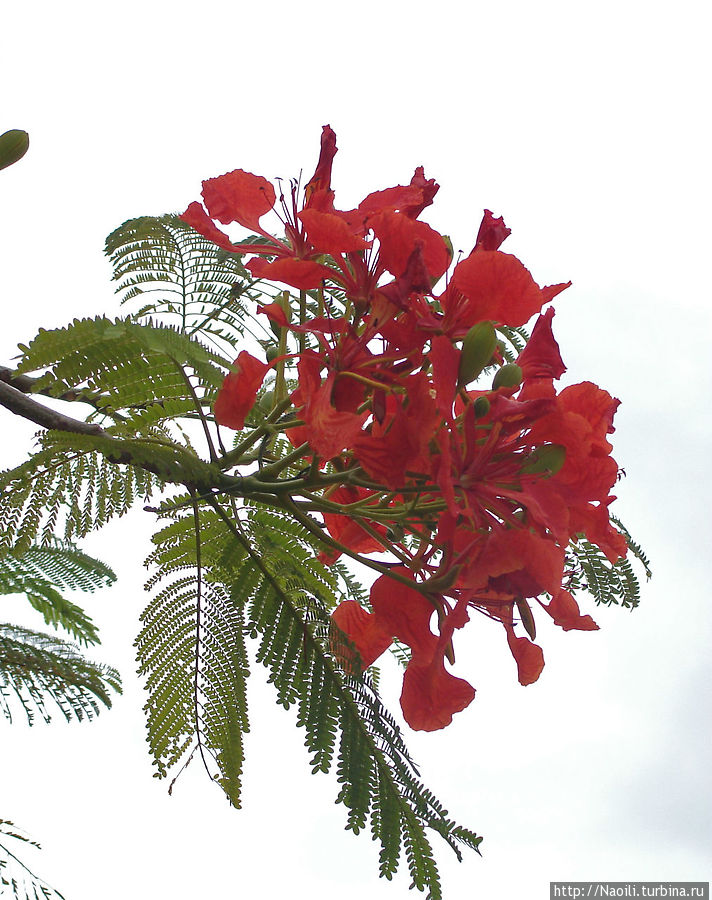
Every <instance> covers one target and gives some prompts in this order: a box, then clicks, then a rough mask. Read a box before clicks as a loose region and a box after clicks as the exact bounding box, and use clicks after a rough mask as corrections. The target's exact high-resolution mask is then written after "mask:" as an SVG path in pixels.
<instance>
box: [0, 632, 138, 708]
mask: <svg viewBox="0 0 712 900" xmlns="http://www.w3.org/2000/svg"><path fill="white" fill-rule="evenodd" d="M110 689H113V690H115V691H118V692H121V681H120V678H119V674H118V672H117V671H116V670H115V669H112V668H111V667H110V666H105V665H102V664H100V663H92V662H89V661H88V660H86V659H85V658H84V657H83V656H82V654H81V653H80V652H79V650H77V648H76V647H75V646H74V645H73V644H70V643H68V642H67V641H63V640H61V639H60V638H55V637H51V636H50V635H48V634H41V633H40V632H37V631H31V630H30V629H29V628H21V627H20V626H19V625H0V709H1V710H2V712H3V713H4V715H5V716H6V717H7V718H8V719H9V720H10V721H12V707H11V703H10V701H11V699H12V697H13V695H14V698H15V699H16V700H17V701H19V703H20V705H21V706H22V708H23V709H24V711H25V713H26V715H27V720H28V722H29V723H30V724H32V722H33V720H34V715H35V712H38V713H39V714H40V715H41V717H42V718H43V719H44V720H45V722H49V721H51V718H52V717H51V715H50V712H49V710H48V708H47V705H46V700H47V699H50V700H53V701H54V703H55V704H56V705H57V706H58V707H59V710H60V712H61V713H62V714H63V715H64V717H65V719H66V720H67V721H68V722H69V721H71V720H72V718H76V719H77V720H78V721H81V720H82V719H84V718H87V719H92V718H94V716H96V715H98V713H99V703H103V704H104V705H105V706H107V707H110V706H111V695H110V693H109V691H110ZM11 692H12V693H11Z"/></svg>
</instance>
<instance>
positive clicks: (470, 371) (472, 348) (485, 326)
mask: <svg viewBox="0 0 712 900" xmlns="http://www.w3.org/2000/svg"><path fill="white" fill-rule="evenodd" d="M496 346H497V335H496V333H495V330H494V328H493V327H492V323H491V322H478V323H477V325H473V326H472V328H470V330H469V331H468V332H467V334H466V335H465V337H464V339H463V341H462V353H461V354H460V370H459V372H458V375H457V383H458V385H460V386H462V385H464V384H469V383H470V382H471V381H474V380H475V378H477V376H478V375H479V374H480V372H481V371H482V370H483V369H484V367H485V366H486V365H487V363H488V362H489V361H490V360H491V359H492V354H493V353H494V351H495V347H496Z"/></svg>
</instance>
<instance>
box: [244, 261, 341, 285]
mask: <svg viewBox="0 0 712 900" xmlns="http://www.w3.org/2000/svg"><path fill="white" fill-rule="evenodd" d="M246 268H248V269H249V270H250V272H252V274H253V275H254V276H255V277H256V278H265V279H267V280H268V281H281V282H282V283H283V284H288V285H289V286H290V287H294V288H296V289H297V290H298V291H311V290H314V289H315V288H318V287H321V285H322V282H323V281H325V280H332V281H333V280H334V278H335V276H336V277H338V273H336V272H334V270H333V269H330V268H329V267H328V266H322V265H320V264H319V263H316V262H314V261H313V260H310V259H276V260H274V261H273V262H268V261H267V260H266V259H261V258H259V257H257V258H255V259H251V260H250V261H249V262H248V263H246Z"/></svg>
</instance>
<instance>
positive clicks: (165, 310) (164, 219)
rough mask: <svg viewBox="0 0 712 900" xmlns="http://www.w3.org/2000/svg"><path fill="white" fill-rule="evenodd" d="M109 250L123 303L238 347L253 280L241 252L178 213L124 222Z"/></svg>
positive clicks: (219, 343) (110, 239)
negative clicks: (219, 242) (208, 235)
mask: <svg viewBox="0 0 712 900" xmlns="http://www.w3.org/2000/svg"><path fill="white" fill-rule="evenodd" d="M106 254H107V255H108V256H109V259H110V260H111V263H112V265H113V267H114V280H115V281H117V282H118V287H117V290H118V292H119V293H120V295H121V302H122V303H128V302H131V303H133V304H136V305H139V304H140V307H139V312H138V315H139V316H140V317H144V316H153V317H156V318H158V319H160V320H161V321H164V322H169V323H171V324H172V325H173V326H174V327H176V328H177V329H178V330H179V331H181V332H182V333H185V334H195V333H198V332H200V333H201V334H203V335H204V336H205V338H206V339H209V340H211V341H213V342H214V343H216V344H217V346H220V347H222V348H226V347H229V348H230V349H231V350H232V351H234V349H235V348H236V347H237V344H238V343H239V341H240V340H241V338H242V334H243V331H244V329H245V319H246V318H247V315H246V313H247V310H246V307H245V300H246V298H247V296H248V294H249V287H250V284H251V281H250V274H249V272H247V270H246V269H245V268H244V267H243V265H242V262H241V257H240V256H239V255H237V254H233V253H227V252H226V251H224V250H221V249H220V248H219V247H218V246H217V245H216V244H214V243H213V242H212V241H209V240H207V239H206V238H204V237H203V236H202V235H200V234H198V232H197V231H194V230H193V229H192V228H191V227H190V226H189V225H186V224H185V222H182V221H181V220H180V219H179V218H178V216H175V215H165V216H160V217H150V216H144V217H142V218H139V219H131V220H130V221H128V222H125V223H124V224H123V225H121V226H120V227H119V228H117V229H116V230H115V231H114V232H112V233H111V234H110V235H109V237H108V238H107V240H106Z"/></svg>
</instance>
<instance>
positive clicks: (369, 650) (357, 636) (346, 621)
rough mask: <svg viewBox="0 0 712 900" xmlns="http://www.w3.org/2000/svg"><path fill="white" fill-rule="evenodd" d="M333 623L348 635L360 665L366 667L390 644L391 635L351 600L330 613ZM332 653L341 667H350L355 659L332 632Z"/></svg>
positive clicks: (375, 619) (371, 615) (349, 668)
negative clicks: (339, 661)
mask: <svg viewBox="0 0 712 900" xmlns="http://www.w3.org/2000/svg"><path fill="white" fill-rule="evenodd" d="M331 618H332V621H333V622H334V624H335V625H336V626H337V627H338V628H339V629H341V631H343V632H344V634H345V635H346V636H347V637H349V638H350V639H351V640H352V641H353V643H354V645H355V646H356V649H357V650H358V655H359V657H360V661H361V668H362V669H367V668H368V667H369V666H370V665H372V664H373V663H374V662H375V661H376V660H377V659H378V657H379V656H380V655H381V654H382V653H383V652H384V651H385V650H387V649H388V648H389V647H390V645H391V644H392V643H393V641H392V638H391V635H390V634H388V633H387V631H386V630H384V628H383V627H382V625H381V623H380V622H379V621H378V619H377V618H376V616H374V615H373V614H372V613H369V612H367V611H366V610H365V609H364V608H363V607H362V606H361V605H360V604H359V603H357V602H356V601H355V600H344V601H343V602H341V603H340V604H339V605H338V606H337V607H336V609H335V610H334V612H333V613H332V615H331ZM331 648H332V652H333V653H334V654H335V655H336V656H337V657H339V658H340V659H341V661H342V664H344V668H346V669H347V671H348V670H351V669H352V668H353V664H354V662H355V660H354V659H353V654H349V653H348V649H347V648H346V647H345V646H344V643H343V641H339V639H338V636H337V635H334V634H332V637H331Z"/></svg>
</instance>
